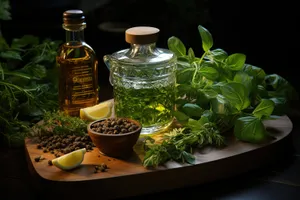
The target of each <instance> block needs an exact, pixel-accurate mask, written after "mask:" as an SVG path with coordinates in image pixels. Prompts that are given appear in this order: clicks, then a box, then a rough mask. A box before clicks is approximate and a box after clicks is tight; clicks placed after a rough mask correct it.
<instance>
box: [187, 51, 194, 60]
mask: <svg viewBox="0 0 300 200" xmlns="http://www.w3.org/2000/svg"><path fill="white" fill-rule="evenodd" d="M188 56H189V58H190V62H192V61H193V60H194V59H195V53H194V50H193V49H192V48H189V50H188Z"/></svg>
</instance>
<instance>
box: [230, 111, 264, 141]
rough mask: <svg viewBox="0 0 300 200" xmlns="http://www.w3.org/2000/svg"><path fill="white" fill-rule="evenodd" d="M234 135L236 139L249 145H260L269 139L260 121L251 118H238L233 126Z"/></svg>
mask: <svg viewBox="0 0 300 200" xmlns="http://www.w3.org/2000/svg"><path fill="white" fill-rule="evenodd" d="M234 135H235V137H237V139H239V140H241V141H244V142H250V143H262V142H265V141H266V139H267V138H269V136H268V134H267V132H266V129H265V126H264V124H263V123H262V121H261V120H260V119H258V118H256V117H253V116H247V117H240V118H238V119H237V121H236V123H235V126H234Z"/></svg>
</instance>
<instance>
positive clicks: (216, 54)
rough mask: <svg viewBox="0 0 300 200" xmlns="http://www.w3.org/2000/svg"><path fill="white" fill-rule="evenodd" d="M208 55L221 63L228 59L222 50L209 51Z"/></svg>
mask: <svg viewBox="0 0 300 200" xmlns="http://www.w3.org/2000/svg"><path fill="white" fill-rule="evenodd" d="M210 55H211V56H212V58H213V60H214V61H223V60H225V59H226V58H227V57H228V54H227V53H226V51H224V50H223V49H214V50H212V51H210Z"/></svg>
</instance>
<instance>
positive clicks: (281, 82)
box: [265, 74, 299, 100]
mask: <svg viewBox="0 0 300 200" xmlns="http://www.w3.org/2000/svg"><path fill="white" fill-rule="evenodd" d="M265 82H266V85H267V89H268V90H269V95H270V96H272V97H287V98H288V99H289V100H298V99H299V95H298V93H297V92H296V90H295V89H294V88H293V87H292V85H291V84H290V83H289V82H288V81H287V80H285V79H284V78H283V77H281V76H279V75H277V74H269V75H267V76H266V77H265Z"/></svg>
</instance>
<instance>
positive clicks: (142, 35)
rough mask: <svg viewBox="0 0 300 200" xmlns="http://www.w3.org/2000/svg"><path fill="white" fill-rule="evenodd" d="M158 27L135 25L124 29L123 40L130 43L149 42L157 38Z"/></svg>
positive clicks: (153, 41)
mask: <svg viewBox="0 0 300 200" xmlns="http://www.w3.org/2000/svg"><path fill="white" fill-rule="evenodd" d="M158 33H159V29H158V28H154V27H149V26H137V27H132V28H129V29H127V30H126V31H125V40H126V42H127V43H130V44H151V43H155V42H156V41H157V39H158Z"/></svg>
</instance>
